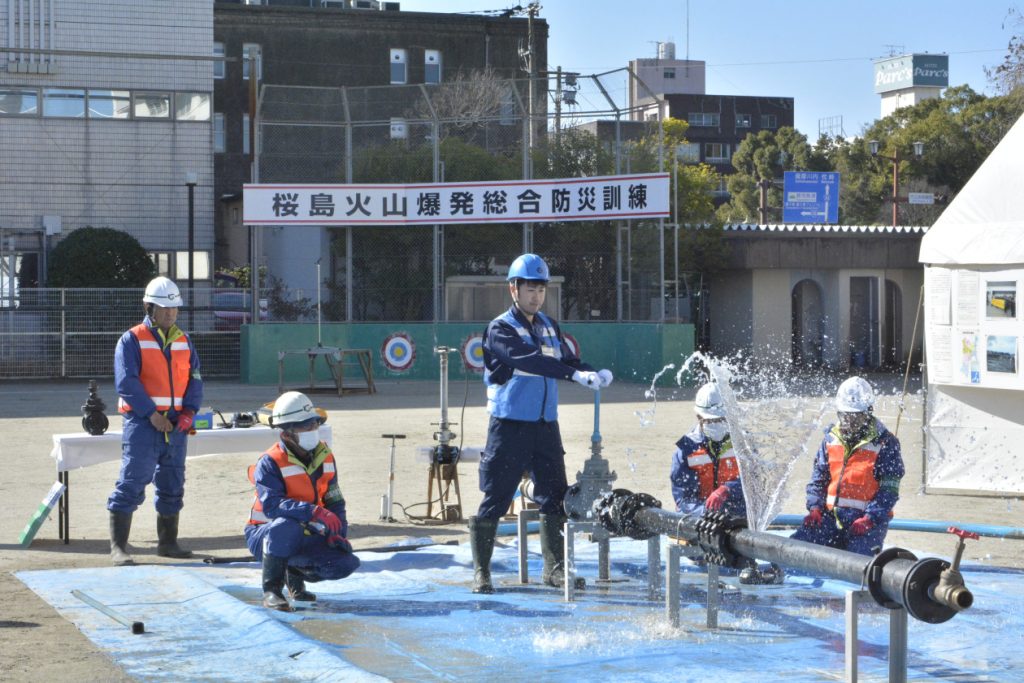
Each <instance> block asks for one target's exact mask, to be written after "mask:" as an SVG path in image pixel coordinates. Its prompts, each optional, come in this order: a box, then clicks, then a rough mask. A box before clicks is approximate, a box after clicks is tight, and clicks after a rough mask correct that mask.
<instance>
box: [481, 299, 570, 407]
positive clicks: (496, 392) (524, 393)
mask: <svg viewBox="0 0 1024 683" xmlns="http://www.w3.org/2000/svg"><path fill="white" fill-rule="evenodd" d="M536 315H537V318H538V319H539V320H540V322H541V330H540V331H541V344H542V347H541V351H542V352H543V353H544V355H546V356H551V357H553V358H556V359H558V360H561V358H562V344H561V342H560V341H559V340H558V333H557V332H555V326H554V324H553V323H552V322H551V320H549V319H548V317H547V316H545V315H544V314H543V313H541V312H539V311H538V312H537V314H536ZM498 320H502V321H503V322H505V323H507V324H509V325H511V326H512V327H513V328H514V329H515V331H516V332H517V333H518V334H519V336H520V338H522V340H523V341H524V342H526V343H527V344H530V345H531V346H536V341H535V340H534V338H533V335H532V334H530V330H528V329H527V328H526V327H524V326H523V324H522V323H520V322H519V320H517V319H516V317H515V316H514V315H512V313H511V312H510V311H505V313H503V314H502V315H500V316H499V317H498ZM534 329H537V328H536V327H535V328H534ZM489 377H490V373H489V372H485V373H484V381H485V382H487V410H488V412H489V413H490V414H491V415H493V416H494V417H498V418H504V419H508V420H522V421H524V422H537V421H538V420H541V419H543V420H545V421H547V422H554V421H556V420H557V419H558V383H557V380H555V379H554V378H552V377H541V376H540V375H534V374H532V373H529V372H525V371H523V370H518V369H517V370H514V371H513V373H512V376H511V377H510V378H509V380H508V381H507V382H505V383H504V384H491V383H490V381H489Z"/></svg>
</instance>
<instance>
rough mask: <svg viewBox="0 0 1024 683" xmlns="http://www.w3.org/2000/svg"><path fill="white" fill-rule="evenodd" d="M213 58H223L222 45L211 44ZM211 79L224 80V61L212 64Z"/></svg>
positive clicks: (219, 60) (220, 60)
mask: <svg viewBox="0 0 1024 683" xmlns="http://www.w3.org/2000/svg"><path fill="white" fill-rule="evenodd" d="M213 56H214V57H223V56H224V43H214V44H213ZM213 77H214V78H224V60H223V59H218V60H217V61H216V62H214V63H213Z"/></svg>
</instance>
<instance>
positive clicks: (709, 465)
mask: <svg viewBox="0 0 1024 683" xmlns="http://www.w3.org/2000/svg"><path fill="white" fill-rule="evenodd" d="M686 464H687V465H688V466H689V468H690V469H691V470H693V471H694V472H695V473H696V474H697V481H698V483H699V485H700V494H699V495H700V497H701V498H707V497H708V496H710V495H711V492H712V491H714V490H715V489H716V488H718V487H719V486H721V485H722V484H724V483H725V482H727V481H733V480H734V479H739V478H740V466H739V462H738V461H737V460H736V451H735V450H733V447H732V442H731V441H730V442H729V447H728V448H726V449H725V450H724V451H723V452H722V453H721V454H720V455H719V456H718V459H717V460H716V459H715V458H713V457H712V456H711V453H710V452H709V451H708V444H707V442H706V441H705V442H704V443H703V444H701V445H700V446H698V447H697V450H695V451H694V452H693V453H690V454H689V455H688V456H686Z"/></svg>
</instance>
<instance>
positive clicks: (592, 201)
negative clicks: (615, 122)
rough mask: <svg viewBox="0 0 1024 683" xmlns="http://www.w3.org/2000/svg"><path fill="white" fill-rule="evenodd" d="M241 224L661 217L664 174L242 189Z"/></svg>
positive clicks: (665, 210)
mask: <svg viewBox="0 0 1024 683" xmlns="http://www.w3.org/2000/svg"><path fill="white" fill-rule="evenodd" d="M242 199H243V207H244V208H243V212H242V214H243V218H242V221H243V223H245V224H246V225H310V226H317V225H321V226H324V225H421V224H439V223H532V222H542V221H543V222H554V221H586V220H612V219H630V218H632V219H640V218H662V217H665V216H668V215H669V178H668V174H667V173H644V174H634V175H624V176H600V177H593V178H562V179H557V180H510V181H493V182H475V183H430V184H402V185H390V184H389V185H382V184H361V185H352V184H346V185H290V184H289V185H282V184H276V183H275V184H266V185H263V184H258V185H245V186H244V187H243V191H242Z"/></svg>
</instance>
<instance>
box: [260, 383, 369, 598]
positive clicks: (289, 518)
mask: <svg viewBox="0 0 1024 683" xmlns="http://www.w3.org/2000/svg"><path fill="white" fill-rule="evenodd" d="M324 420H325V418H324V417H323V415H322V414H321V412H320V411H318V410H317V409H315V408H314V407H313V404H312V402H311V401H310V400H309V398H307V397H306V395H305V394H302V393H299V392H297V391H289V392H287V393H284V394H282V395H281V397H280V398H278V399H277V401H275V402H274V408H273V410H272V412H271V417H270V423H271V425H272V426H273V427H276V428H278V429H280V430H281V440H280V441H278V442H277V443H276V444H274V445H273V446H272V447H271V448H270V450H268V451H267V452H266V453H264V454H263V455H262V456H261V457H260V459H259V461H258V462H257V463H256V464H255V465H252V466H250V467H249V480H250V481H251V482H252V483H253V485H255V487H256V496H255V500H254V501H253V506H252V511H251V513H250V514H249V523H248V525H246V527H245V542H246V545H247V546H248V547H249V551H250V552H252V554H253V556H254V557H255V558H256V559H257V560H260V561H261V562H262V563H263V606H264V607H266V608H268V609H276V610H281V611H282V612H290V611H292V609H293V608H292V606H291V605H290V604H289V603H288V600H287V599H286V598H285V597H284V594H283V592H282V591H283V589H284V586H285V584H287V585H288V592H289V593H290V594H291V597H292V600H299V601H307V602H308V601H313V600H316V596H315V595H314V594H313V593H310V592H309V591H307V590H306V582H307V581H309V582H311V583H315V582H317V581H324V580H333V579H343V578H345V577H346V576H348V575H349V574H351V573H352V572H354V571H355V570H356V569H357V568H358V567H359V558H358V557H356V556H355V555H353V554H352V545H351V544H350V543H349V542H348V540H347V538H346V536H347V534H348V521H347V520H346V518H345V498H344V497H343V496H342V495H341V489H340V488H339V486H338V476H337V470H336V468H335V463H334V455H333V454H332V453H331V449H330V448H328V446H327V444H325V443H323V442H322V441H320V433H319V428H320V425H321V424H323V422H324Z"/></svg>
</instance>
